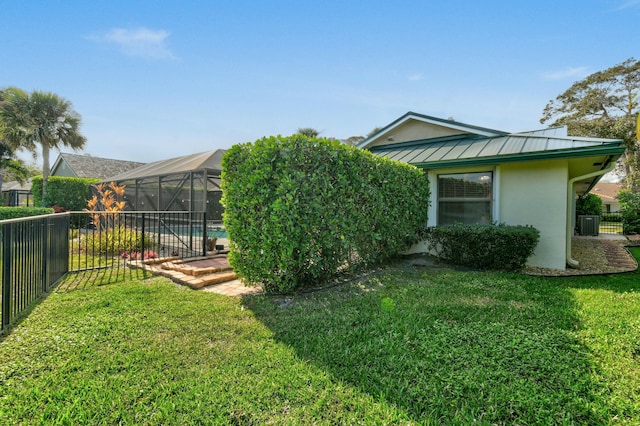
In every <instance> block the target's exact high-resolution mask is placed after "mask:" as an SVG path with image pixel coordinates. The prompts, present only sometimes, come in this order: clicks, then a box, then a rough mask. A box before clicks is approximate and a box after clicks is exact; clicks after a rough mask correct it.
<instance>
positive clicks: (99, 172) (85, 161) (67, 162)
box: [50, 152, 145, 179]
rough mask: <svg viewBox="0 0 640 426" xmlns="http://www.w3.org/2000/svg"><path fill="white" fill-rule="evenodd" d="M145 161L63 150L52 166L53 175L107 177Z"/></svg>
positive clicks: (138, 165)
mask: <svg viewBox="0 0 640 426" xmlns="http://www.w3.org/2000/svg"><path fill="white" fill-rule="evenodd" d="M144 164H145V163H140V162H137V161H124V160H116V159H113V158H100V157H93V156H91V155H88V154H84V155H79V154H70V153H66V152H61V153H60V155H59V156H58V158H57V160H56V162H55V163H54V164H53V167H51V173H50V174H51V176H71V177H79V178H96V179H106V178H108V177H109V176H113V175H117V174H121V173H124V172H126V171H128V170H131V169H134V168H136V167H140V166H142V165H144Z"/></svg>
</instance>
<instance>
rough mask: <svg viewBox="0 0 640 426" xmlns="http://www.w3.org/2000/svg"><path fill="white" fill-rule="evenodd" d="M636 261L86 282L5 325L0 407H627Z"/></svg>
mask: <svg viewBox="0 0 640 426" xmlns="http://www.w3.org/2000/svg"><path fill="white" fill-rule="evenodd" d="M634 255H635V256H636V257H640V250H639V249H635V251H634ZM638 278H639V274H637V273H636V274H622V275H611V276H599V277H574V278H540V277H528V276H521V275H516V274H498V273H474V272H456V271H452V270H447V269H435V270H433V269H412V268H408V267H400V266H396V267H390V268H389V269H386V270H384V271H381V272H379V273H376V274H373V275H371V276H370V277H369V278H367V279H363V280H360V281H354V282H350V283H344V284H341V285H338V286H336V287H333V288H330V289H325V290H322V291H317V292H313V293H307V294H299V295H294V296H280V297H270V296H252V297H248V298H245V299H238V298H227V297H224V296H219V295H216V294H212V293H204V292H196V291H192V290H188V289H186V288H183V287H179V286H176V285H174V284H172V283H171V282H169V281H167V280H166V279H163V278H143V279H128V280H125V281H122V282H120V283H117V284H113V285H103V286H91V285H86V286H84V287H82V288H81V289H75V290H73V291H67V292H59V293H54V294H51V295H50V296H49V297H48V298H47V299H46V300H44V301H43V302H42V303H40V304H38V305H37V306H36V307H35V308H34V309H33V310H32V312H31V314H30V315H29V317H27V318H25V319H24V320H23V321H21V322H20V324H18V325H17V326H16V327H15V328H14V329H13V331H12V332H11V333H10V334H9V335H8V336H6V337H5V338H4V339H3V340H2V341H1V342H0V389H1V390H2V391H1V392H0V423H1V424H119V423H121V424H180V425H183V424H236V425H240V424H247V425H248V424H264V423H269V424H460V425H463V424H464V425H466V424H471V423H475V424H521V425H527V424H590V425H591V424H595V425H597V424H638V423H639V422H640V367H639V366H638V364H639V363H638V361H639V358H640V292H639V291H638V287H639V283H640V280H639V279H638Z"/></svg>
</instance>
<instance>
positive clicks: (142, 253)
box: [140, 212, 160, 260]
mask: <svg viewBox="0 0 640 426" xmlns="http://www.w3.org/2000/svg"><path fill="white" fill-rule="evenodd" d="M158 220H160V217H159V216H158ZM144 225H145V223H144V212H142V241H141V242H140V259H142V260H144V234H145V232H144V231H145V230H144Z"/></svg>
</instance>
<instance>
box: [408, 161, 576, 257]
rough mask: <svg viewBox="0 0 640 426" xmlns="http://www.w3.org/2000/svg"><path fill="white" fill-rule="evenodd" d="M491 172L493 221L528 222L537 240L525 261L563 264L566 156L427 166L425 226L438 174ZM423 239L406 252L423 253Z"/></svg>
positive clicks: (433, 214)
mask: <svg viewBox="0 0 640 426" xmlns="http://www.w3.org/2000/svg"><path fill="white" fill-rule="evenodd" d="M486 171H490V172H493V191H494V192H493V194H494V200H493V202H494V205H493V221H495V222H501V223H506V224H508V225H532V226H534V227H535V228H536V229H538V230H539V231H540V241H539V242H538V246H537V247H536V250H535V252H534V254H533V255H532V256H531V257H530V258H529V261H528V264H529V265H531V266H538V267H544V268H553V269H565V266H566V259H565V258H566V232H567V231H566V218H567V210H566V209H567V182H568V179H569V178H568V163H567V161H566V160H554V161H536V162H521V163H506V164H503V165H500V166H490V165H487V166H476V167H464V168H458V167H456V168H443V169H436V170H429V171H428V176H429V182H430V187H431V200H430V202H429V207H428V208H429V221H428V226H435V225H436V220H437V217H438V211H437V206H438V197H437V194H438V190H437V181H438V175H439V174H448V173H471V172H486ZM426 252H429V247H428V245H427V244H426V243H424V242H422V243H418V244H416V245H414V246H413V247H412V248H411V249H410V250H409V252H408V253H426Z"/></svg>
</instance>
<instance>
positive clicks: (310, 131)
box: [298, 127, 320, 138]
mask: <svg viewBox="0 0 640 426" xmlns="http://www.w3.org/2000/svg"><path fill="white" fill-rule="evenodd" d="M298 134H300V135H304V136H307V137H310V138H317V137H318V135H319V134H320V132H319V131H317V130H316V129H314V128H313V127H301V128H299V129H298Z"/></svg>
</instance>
